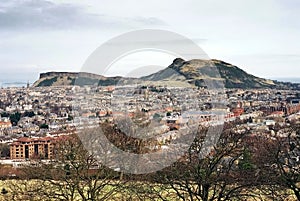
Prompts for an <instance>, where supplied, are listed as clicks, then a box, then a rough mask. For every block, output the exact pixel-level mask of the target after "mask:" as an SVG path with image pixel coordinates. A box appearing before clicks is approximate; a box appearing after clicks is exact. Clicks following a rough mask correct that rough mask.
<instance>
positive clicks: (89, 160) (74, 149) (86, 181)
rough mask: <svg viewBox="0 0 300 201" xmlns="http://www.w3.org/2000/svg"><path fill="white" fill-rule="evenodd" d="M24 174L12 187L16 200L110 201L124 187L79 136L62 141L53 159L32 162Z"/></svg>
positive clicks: (116, 174) (13, 196) (58, 142)
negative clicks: (108, 200) (83, 143)
mask: <svg viewBox="0 0 300 201" xmlns="http://www.w3.org/2000/svg"><path fill="white" fill-rule="evenodd" d="M22 171H23V174H22V176H21V179H22V180H21V182H20V183H19V182H16V183H14V184H11V185H9V186H10V191H11V193H10V194H11V199H12V200H24V199H25V200H26V199H27V198H28V197H31V198H32V200H65V201H67V200H73V201H75V200H83V201H87V200H95V201H96V200H107V199H113V197H114V196H118V193H119V191H118V187H119V186H120V184H121V180H115V178H117V177H119V175H118V173H116V172H114V171H112V170H110V169H108V168H106V167H104V166H102V165H101V164H98V163H97V161H96V160H95V159H94V157H93V156H92V155H90V154H89V153H88V152H87V151H86V150H85V149H84V147H83V146H82V144H81V142H80V140H79V139H78V137H77V136H65V137H62V138H59V139H58V140H57V142H56V144H55V153H54V156H53V159H52V160H50V161H46V162H43V161H41V160H39V159H36V160H32V161H30V163H29V164H28V165H27V166H26V167H24V168H23V169H22ZM28 179H31V180H28ZM23 181H27V182H23Z"/></svg>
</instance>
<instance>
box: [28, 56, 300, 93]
mask: <svg viewBox="0 0 300 201" xmlns="http://www.w3.org/2000/svg"><path fill="white" fill-rule="evenodd" d="M136 80H139V81H142V82H146V83H147V82H151V83H159V84H164V83H167V82H169V83H170V82H171V83H173V84H174V83H175V84H176V85H179V86H186V85H193V86H197V87H205V86H208V85H212V86H213V87H215V88H219V87H224V86H225V87H226V88H242V89H250V88H252V89H253V88H278V89H296V88H298V89H299V84H292V83H288V82H278V81H274V80H269V79H264V78H259V77H256V76H254V75H251V74H248V73H247V72H245V71H244V70H242V69H241V68H239V67H237V66H234V65H232V64H229V63H226V62H224V61H221V60H216V59H212V60H201V59H194V60H190V61H184V60H183V59H181V58H177V59H175V60H174V61H173V63H172V64H171V65H169V66H168V67H167V68H165V69H163V70H161V71H158V72H156V73H153V74H151V75H148V76H144V77H141V78H126V77H120V76H116V77H105V76H102V75H96V74H91V73H70V72H48V73H41V74H40V79H39V80H37V81H36V82H35V83H34V84H33V86H35V87H41V86H59V85H100V86H108V85H116V84H120V83H122V84H129V83H131V82H132V81H136ZM213 87H212V88H213Z"/></svg>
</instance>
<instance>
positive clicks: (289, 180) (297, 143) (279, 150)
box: [257, 124, 300, 200]
mask: <svg viewBox="0 0 300 201" xmlns="http://www.w3.org/2000/svg"><path fill="white" fill-rule="evenodd" d="M281 132H283V133H284V135H276V136H274V137H272V139H268V140H266V141H265V142H264V143H261V145H263V146H260V149H258V151H259V152H260V154H261V155H262V156H263V157H262V158H260V160H258V162H257V164H258V165H260V170H261V172H262V173H261V174H264V175H265V177H267V178H269V180H270V182H269V187H270V188H276V189H277V190H278V189H285V191H287V190H290V191H292V192H293V193H294V195H295V197H296V198H297V199H298V200H300V160H299V157H300V125H299V124H294V125H291V126H290V127H287V128H284V129H283V130H281Z"/></svg>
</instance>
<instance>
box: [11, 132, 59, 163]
mask: <svg viewBox="0 0 300 201" xmlns="http://www.w3.org/2000/svg"><path fill="white" fill-rule="evenodd" d="M53 146H54V138H52V137H43V138H29V137H21V138H19V139H18V140H17V141H15V142H13V143H12V144H11V145H10V158H11V159H32V158H35V157H39V158H44V159H50V158H52V156H53Z"/></svg>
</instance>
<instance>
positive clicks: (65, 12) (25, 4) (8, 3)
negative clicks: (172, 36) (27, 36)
mask: <svg viewBox="0 0 300 201" xmlns="http://www.w3.org/2000/svg"><path fill="white" fill-rule="evenodd" d="M162 24H164V23H163V22H162V21H161V20H159V19H157V18H153V17H149V18H145V17H134V18H125V19H121V18H118V17H113V16H107V15H101V14H92V13H88V12H87V11H86V10H85V8H84V7H81V6H77V5H73V4H67V3H53V2H50V1H47V0H2V1H1V3H0V30H2V31H3V30H15V29H17V30H18V29H72V28H85V27H98V28H106V27H109V28H112V27H137V26H142V25H162Z"/></svg>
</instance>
